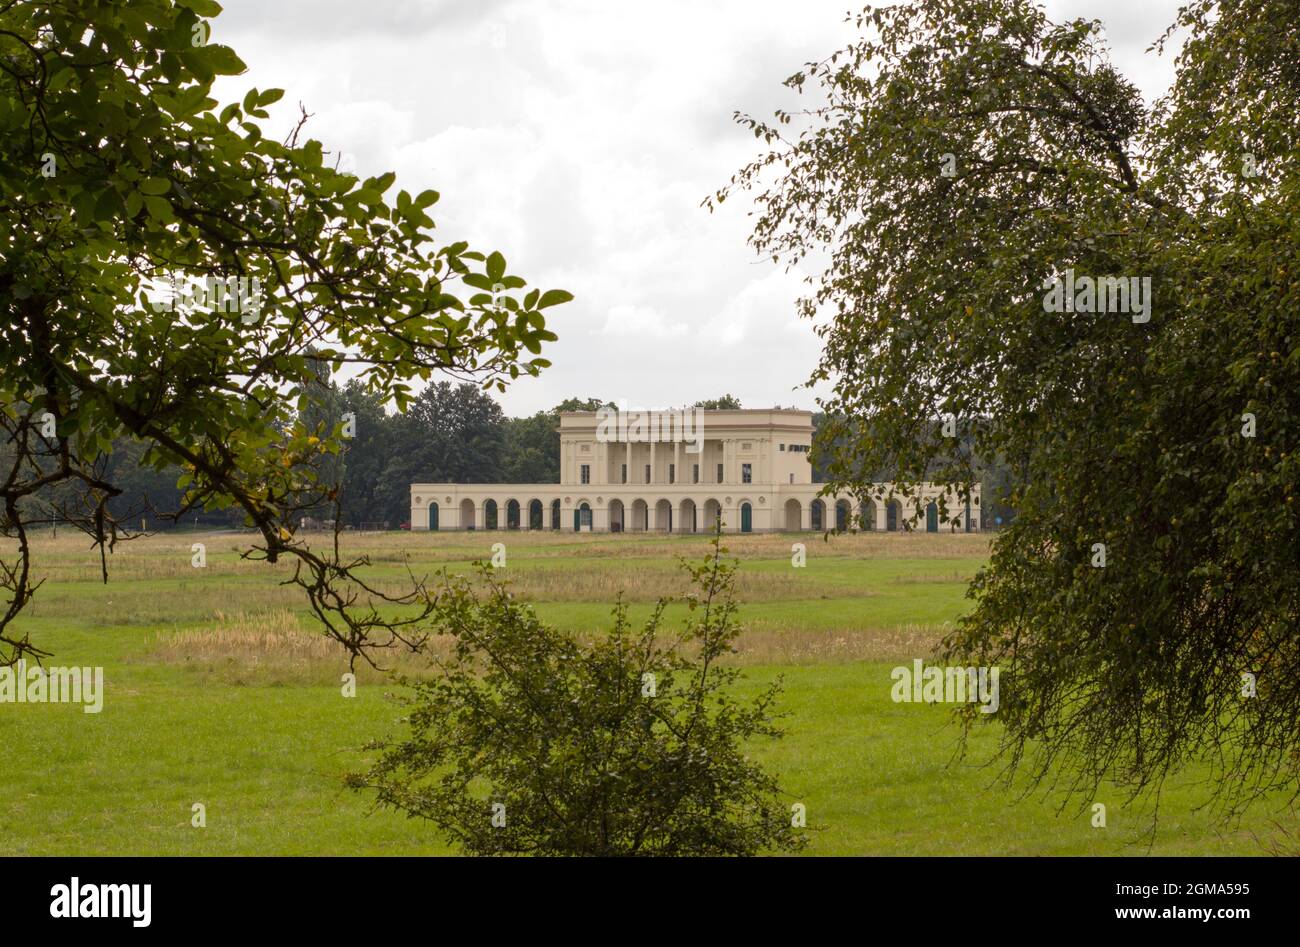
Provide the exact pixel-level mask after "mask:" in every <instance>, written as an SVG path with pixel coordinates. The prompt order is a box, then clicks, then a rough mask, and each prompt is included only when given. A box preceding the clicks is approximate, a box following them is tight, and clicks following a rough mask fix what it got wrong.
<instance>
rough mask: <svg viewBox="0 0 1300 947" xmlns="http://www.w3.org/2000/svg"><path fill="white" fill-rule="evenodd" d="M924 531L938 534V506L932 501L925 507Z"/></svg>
mask: <svg viewBox="0 0 1300 947" xmlns="http://www.w3.org/2000/svg"><path fill="white" fill-rule="evenodd" d="M925 531H926V532H927V533H937V532H939V505H938V504H937V503H935V502H934V501H933V500H931V501H930V502H929V503H927V504H926V505H925Z"/></svg>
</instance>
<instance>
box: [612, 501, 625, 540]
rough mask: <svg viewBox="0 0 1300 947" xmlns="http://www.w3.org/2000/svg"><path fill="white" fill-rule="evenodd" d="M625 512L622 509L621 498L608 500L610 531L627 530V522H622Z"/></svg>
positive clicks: (619, 531)
mask: <svg viewBox="0 0 1300 947" xmlns="http://www.w3.org/2000/svg"><path fill="white" fill-rule="evenodd" d="M625 516H626V512H625V511H624V509H623V501H622V500H610V501H609V531H610V532H611V533H623V532H627V524H626V523H625V522H624V517H625Z"/></svg>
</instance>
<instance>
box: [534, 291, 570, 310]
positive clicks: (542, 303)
mask: <svg viewBox="0 0 1300 947" xmlns="http://www.w3.org/2000/svg"><path fill="white" fill-rule="evenodd" d="M571 299H573V293H570V292H568V291H567V290H563V289H548V290H547V291H546V292H544V293H542V298H541V299H540V300H539V301H538V303H537V308H538V309H545V308H547V307H548V306H558V305H560V304H561V303H567V302H569V301H570V300H571Z"/></svg>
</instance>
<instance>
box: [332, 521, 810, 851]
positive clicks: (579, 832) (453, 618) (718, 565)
mask: <svg viewBox="0 0 1300 947" xmlns="http://www.w3.org/2000/svg"><path fill="white" fill-rule="evenodd" d="M725 553H726V549H725V548H724V547H723V546H722V544H721V536H720V535H715V536H714V539H713V548H712V551H711V553H710V554H709V555H708V556H706V557H705V558H704V559H703V561H701V562H699V563H696V564H691V563H687V562H685V561H684V562H683V567H684V568H685V569H686V570H687V571H688V572H689V574H690V576H691V578H692V580H693V584H694V588H695V591H694V592H693V593H691V594H689V595H687V596H686V597H685V599H684V602H685V604H686V606H687V608H688V610H689V611H688V614H689V617H688V619H687V620H686V623H685V625H684V627H683V629H682V630H681V631H679V632H672V631H669V630H668V629H667V628H666V627H665V624H664V612H665V609H666V607H667V605H668V602H667V601H666V600H665V601H660V602H659V604H658V605H657V607H656V608H655V609H654V611H653V613H652V614H651V616H650V618H649V619H648V620H647V621H646V623H645V625H643V626H642V628H641V629H640V630H639V631H638V630H635V629H633V628H632V627H631V625H630V623H629V621H628V617H627V609H626V606H624V605H623V604H622V603H621V602H620V603H619V604H618V605H617V607H616V608H615V609H614V612H613V619H614V620H613V626H612V628H611V629H610V631H609V633H608V634H602V635H598V636H596V637H595V640H594V641H593V643H591V644H582V643H579V642H578V641H576V640H574V639H573V638H572V637H570V636H568V635H565V634H563V633H561V632H559V631H556V630H555V629H553V628H550V627H548V626H547V625H545V624H543V623H542V622H541V621H540V620H538V618H537V616H536V615H535V614H534V612H533V610H532V608H531V607H530V606H528V605H525V604H521V603H520V602H518V601H517V600H516V599H515V598H514V597H513V596H512V595H511V594H510V591H509V589H508V588H507V587H506V586H505V585H504V584H502V583H500V582H499V581H497V580H496V579H495V577H494V576H493V573H492V570H491V569H490V568H488V567H486V566H484V567H482V572H481V574H482V576H483V579H484V580H485V583H486V585H485V591H483V592H482V593H480V592H479V591H477V590H476V589H475V587H474V585H473V584H472V583H471V582H470V581H469V580H468V579H467V578H465V577H463V576H461V577H456V578H452V579H449V580H447V585H446V587H445V588H444V589H443V591H442V592H441V593H440V596H439V610H438V615H437V632H438V633H440V634H443V635H446V636H449V638H450V641H451V643H452V651H451V654H450V655H449V656H448V658H446V659H445V660H443V661H440V662H438V664H437V666H436V667H435V668H434V669H433V674H432V677H431V678H430V679H427V680H422V681H413V682H408V683H410V684H411V690H410V696H409V697H406V698H404V703H405V704H406V705H407V707H408V708H409V715H408V716H407V718H406V722H407V724H408V725H409V728H410V734H409V736H407V737H405V738H403V739H399V740H388V741H379V742H377V743H376V744H374V746H373V747H372V749H377V750H381V751H382V752H381V754H380V755H379V757H378V759H377V761H376V762H375V764H374V766H373V767H372V768H371V769H370V770H369V771H368V772H367V773H358V774H354V775H353V776H351V777H350V778H349V781H350V783H351V785H352V786H353V787H354V788H357V789H365V790H368V791H373V792H374V794H375V798H376V800H377V803H378V804H379V805H381V806H386V807H391V808H394V809H397V810H400V811H403V812H406V813H407V814H408V815H410V816H412V817H418V818H422V819H427V820H429V821H430V822H432V823H433V824H434V825H436V826H437V827H438V828H439V829H441V830H442V831H443V832H444V833H445V834H446V835H447V837H448V838H450V839H451V840H452V841H453V842H454V843H455V844H457V845H458V846H460V848H462V849H463V850H464V851H465V852H467V853H469V854H475V855H491V854H532V855H751V854H757V853H758V852H760V851H765V850H773V849H775V850H797V849H798V848H800V847H802V845H803V844H804V842H805V841H806V836H805V835H804V833H803V832H802V831H801V830H800V829H799V828H797V827H796V824H795V823H796V822H797V819H796V817H795V816H793V815H792V808H791V806H790V805H788V804H786V803H784V802H783V801H782V799H781V790H780V788H779V786H778V784H777V782H776V780H775V779H774V778H773V777H772V776H771V775H769V774H768V773H767V772H766V771H765V770H764V769H763V768H762V767H760V766H759V765H758V764H757V763H755V762H754V761H753V760H751V759H749V758H748V757H747V756H746V749H747V747H748V745H749V744H750V742H751V741H753V740H755V739H757V738H759V737H778V736H780V731H779V730H778V729H777V728H776V725H775V724H776V716H775V712H774V702H775V700H776V698H777V696H778V694H779V692H780V682H779V681H778V682H776V683H774V684H773V685H771V686H770V687H769V688H767V689H766V690H764V691H763V692H762V693H761V694H760V695H759V696H758V697H756V698H754V699H753V700H752V701H750V702H742V701H739V700H737V699H736V697H735V695H734V693H733V691H734V685H735V683H736V681H737V678H738V676H739V673H740V672H739V671H738V670H737V669H736V668H735V667H730V666H726V665H723V664H721V663H720V662H721V661H722V660H723V659H724V658H725V657H726V656H727V655H729V654H730V653H732V652H733V651H734V650H735V648H734V642H735V639H736V636H737V634H738V633H739V627H738V626H737V624H736V622H735V617H736V609H737V606H736V603H735V601H734V599H733V597H732V592H733V585H734V581H735V565H734V564H733V563H731V562H728V561H727V560H726V559H724V558H723V557H724V555H725ZM665 637H667V639H668V641H667V643H664V642H663V639H664V638H665Z"/></svg>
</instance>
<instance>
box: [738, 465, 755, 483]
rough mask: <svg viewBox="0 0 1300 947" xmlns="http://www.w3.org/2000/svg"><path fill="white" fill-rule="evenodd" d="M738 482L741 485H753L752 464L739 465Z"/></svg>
mask: <svg viewBox="0 0 1300 947" xmlns="http://www.w3.org/2000/svg"><path fill="white" fill-rule="evenodd" d="M740 482H741V483H753V482H754V465H753V464H741V465H740Z"/></svg>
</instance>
